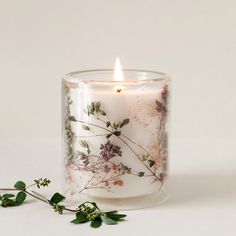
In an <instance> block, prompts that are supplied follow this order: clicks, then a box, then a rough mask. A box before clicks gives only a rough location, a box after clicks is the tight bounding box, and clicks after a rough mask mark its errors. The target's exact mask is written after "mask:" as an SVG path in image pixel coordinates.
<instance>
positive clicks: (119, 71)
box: [114, 57, 124, 93]
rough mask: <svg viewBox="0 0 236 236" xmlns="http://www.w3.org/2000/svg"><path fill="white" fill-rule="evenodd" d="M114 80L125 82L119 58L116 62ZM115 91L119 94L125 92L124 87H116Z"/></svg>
mask: <svg viewBox="0 0 236 236" xmlns="http://www.w3.org/2000/svg"><path fill="white" fill-rule="evenodd" d="M114 80H115V81H123V80H124V75H123V71H122V67H121V64H120V59H119V58H118V57H117V58H116V62H115V70H114ZM115 91H116V92H117V93H121V92H122V91H123V86H120V85H119V86H116V87H115Z"/></svg>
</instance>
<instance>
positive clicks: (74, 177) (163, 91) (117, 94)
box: [64, 59, 169, 199]
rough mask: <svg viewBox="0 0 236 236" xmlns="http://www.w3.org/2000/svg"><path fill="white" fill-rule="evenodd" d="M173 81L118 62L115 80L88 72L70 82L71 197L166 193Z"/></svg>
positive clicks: (68, 142) (105, 73) (68, 79)
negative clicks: (169, 97)
mask: <svg viewBox="0 0 236 236" xmlns="http://www.w3.org/2000/svg"><path fill="white" fill-rule="evenodd" d="M103 76H104V78H103ZM112 77H113V79H114V80H113V81H112V80H111V79H112ZM168 81H169V78H168V77H167V76H166V75H164V74H162V73H155V72H144V71H143V72H142V71H131V70H125V71H124V72H123V71H122V69H121V65H120V61H119V59H117V60H116V64H115V70H114V74H113V75H112V71H90V72H89V71H88V72H83V73H76V72H75V73H71V74H69V75H67V76H66V77H65V86H66V103H65V110H66V112H65V132H64V134H65V147H66V149H65V158H66V159H65V166H66V182H67V193H68V194H69V195H71V196H73V195H79V194H86V195H87V196H92V197H99V198H113V199H114V198H119V199H121V198H133V197H140V196H145V195H149V194H153V193H157V192H160V191H162V188H163V186H164V185H165V181H166V164H167V131H166V122H167V113H168V99H167V98H168Z"/></svg>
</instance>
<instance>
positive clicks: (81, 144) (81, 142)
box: [79, 140, 89, 148]
mask: <svg viewBox="0 0 236 236" xmlns="http://www.w3.org/2000/svg"><path fill="white" fill-rule="evenodd" d="M79 144H80V146H81V147H83V148H88V147H89V145H88V143H87V141H86V140H80V141H79Z"/></svg>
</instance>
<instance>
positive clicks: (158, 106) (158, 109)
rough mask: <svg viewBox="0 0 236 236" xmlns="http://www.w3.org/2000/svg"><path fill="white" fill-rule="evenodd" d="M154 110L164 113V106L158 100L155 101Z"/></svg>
mask: <svg viewBox="0 0 236 236" xmlns="http://www.w3.org/2000/svg"><path fill="white" fill-rule="evenodd" d="M156 110H157V112H158V113H164V114H165V113H166V111H167V110H166V107H165V106H164V104H163V103H162V102H160V101H158V100H156Z"/></svg>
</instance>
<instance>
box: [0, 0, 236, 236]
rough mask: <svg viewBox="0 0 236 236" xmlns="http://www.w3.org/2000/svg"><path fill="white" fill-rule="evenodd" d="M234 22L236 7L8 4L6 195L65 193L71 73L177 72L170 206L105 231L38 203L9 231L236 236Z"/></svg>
mask: <svg viewBox="0 0 236 236" xmlns="http://www.w3.org/2000/svg"><path fill="white" fill-rule="evenodd" d="M235 12H236V2H235V1H234V0H225V1H223V0H208V1H203V0H179V1H174V0H165V1H161V0H155V1H154V0H145V1H141V0H139V1H138V0H119V1H115V0H97V1H91V0H87V1H85V0H84V1H82V0H74V1H72V0H67V1H66V0H57V1H56V0H48V1H46V0H21V1H17V0H15V1H13V0H0V73H1V76H0V82H1V86H0V98H1V99H0V108H1V116H0V140H1V142H0V160H1V164H0V185H9V184H11V183H12V182H14V181H15V180H16V179H17V178H23V179H26V180H30V179H32V178H35V177H40V176H41V175H44V176H49V177H50V178H52V179H53V180H54V181H55V182H56V183H57V184H55V185H53V186H54V188H55V189H57V188H59V186H60V170H61V168H60V163H61V162H60V161H61V157H60V135H61V127H60V126H61V78H62V77H63V75H64V74H65V73H67V72H70V71H74V70H85V69H96V68H112V67H113V64H114V61H115V58H116V57H117V56H119V57H120V59H121V62H122V65H123V67H124V68H137V69H148V70H157V71H163V72H166V73H168V74H170V75H171V76H172V88H173V89H172V110H171V112H172V117H171V121H172V122H171V134H172V135H171V155H170V160H171V168H170V173H171V186H172V187H171V191H172V197H171V199H170V200H169V202H167V203H166V204H163V205H161V206H159V207H157V208H155V209H148V210H143V211H135V212H130V213H129V220H128V221H127V222H126V223H124V224H121V225H120V226H115V227H104V228H103V229H101V230H98V231H92V230H90V229H89V228H88V226H87V225H86V226H85V225H83V226H78V227H77V226H76V227H74V226H71V225H70V224H69V223H67V222H68V221H69V220H70V218H71V216H70V217H69V216H65V218H63V216H61V217H58V216H57V215H54V214H53V213H52V214H50V211H49V209H47V208H44V207H42V208H43V209H41V210H39V212H38V213H37V212H36V211H37V210H38V209H39V208H40V206H42V205H41V204H40V203H39V204H38V203H35V204H33V202H29V204H27V205H25V206H24V207H23V208H21V209H20V208H18V209H6V210H5V209H0V210H1V211H0V220H1V228H2V231H3V232H4V233H6V232H7V230H9V231H8V235H14V234H15V233H17V232H18V233H20V235H23V230H22V227H21V226H22V225H23V226H24V227H26V225H27V224H28V226H27V227H28V230H27V231H24V232H25V235H33V234H41V233H42V234H44V235H49V234H51V235H52V234H54V235H55V233H57V235H66V234H70V235H77V234H79V233H81V231H82V232H83V233H82V235H86V236H87V235H89V236H90V235H92V234H93V233H94V232H96V235H107V234H108V233H107V232H109V234H110V235H121V234H125V233H127V231H130V234H131V235H142V234H145V232H146V234H147V235H153V233H154V231H156V233H155V234H156V235H158V234H159V235H163V236H164V235H173V234H176V233H177V235H188V236H189V235H209V234H214V235H222V234H223V233H224V234H227V235H234V232H235V230H236V228H235V224H236V213H235V212H236V211H235V210H236V184H235V182H236V160H235V159H236V151H235V141H236V70H235V57H236V27H235V22H236V14H235ZM31 203H32V204H31ZM43 217H44V218H43ZM27 221H28V223H27ZM13 222H14V226H15V227H13V228H12V227H11V226H10V225H12V224H13ZM141 222H142V223H141ZM37 223H38V224H40V225H45V226H44V227H40V228H41V230H42V232H41V231H39V230H37V227H36V224H37ZM2 224H3V225H4V226H2ZM57 225H58V226H57ZM14 229H15V230H16V231H15V230H14ZM147 229H148V231H145V230H147ZM233 230H234V231H233ZM59 231H60V232H61V233H58V232H59ZM53 232H54V233H53ZM132 233H133V234H132ZM80 235H81V234H80Z"/></svg>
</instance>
